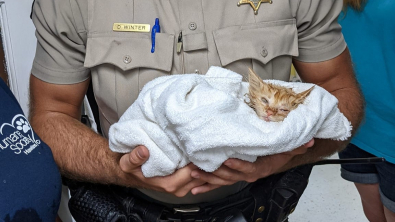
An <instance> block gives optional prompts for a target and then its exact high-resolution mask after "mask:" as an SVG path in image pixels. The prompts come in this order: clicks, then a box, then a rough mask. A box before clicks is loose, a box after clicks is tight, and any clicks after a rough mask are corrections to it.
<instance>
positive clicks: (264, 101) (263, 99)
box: [261, 97, 269, 104]
mask: <svg viewBox="0 0 395 222" xmlns="http://www.w3.org/2000/svg"><path fill="white" fill-rule="evenodd" d="M261 100H262V102H263V103H265V104H268V103H269V102H268V101H267V99H265V98H263V97H262V99H261Z"/></svg>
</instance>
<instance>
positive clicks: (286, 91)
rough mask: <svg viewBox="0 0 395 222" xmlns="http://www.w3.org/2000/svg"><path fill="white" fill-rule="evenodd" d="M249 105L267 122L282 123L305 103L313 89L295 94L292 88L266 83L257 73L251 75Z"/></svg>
mask: <svg viewBox="0 0 395 222" xmlns="http://www.w3.org/2000/svg"><path fill="white" fill-rule="evenodd" d="M249 84H250V86H249V94H248V96H249V98H250V102H249V105H250V106H251V107H252V108H253V109H254V110H255V112H256V113H257V115H258V116H259V118H261V119H263V120H265V121H267V122H280V121H283V120H284V119H285V117H287V116H288V114H289V112H290V111H292V110H294V109H296V108H297V107H298V105H299V104H301V103H303V101H304V100H305V98H306V97H307V96H308V95H309V94H310V92H311V90H312V89H313V87H311V88H310V89H308V90H306V91H304V92H301V93H295V92H293V91H292V89H290V88H286V87H283V86H278V85H274V84H269V83H265V82H264V81H262V79H261V78H260V77H258V76H257V75H256V74H255V73H253V72H252V71H250V75H249Z"/></svg>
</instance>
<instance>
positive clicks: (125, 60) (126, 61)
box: [123, 55, 132, 64]
mask: <svg viewBox="0 0 395 222" xmlns="http://www.w3.org/2000/svg"><path fill="white" fill-rule="evenodd" d="M131 61H132V58H131V57H130V56H129V55H125V56H124V57H123V62H124V63H125V64H129V63H130V62H131Z"/></svg>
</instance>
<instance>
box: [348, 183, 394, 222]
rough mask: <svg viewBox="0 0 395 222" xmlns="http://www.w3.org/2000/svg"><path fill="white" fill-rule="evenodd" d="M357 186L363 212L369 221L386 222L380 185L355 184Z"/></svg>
mask: <svg viewBox="0 0 395 222" xmlns="http://www.w3.org/2000/svg"><path fill="white" fill-rule="evenodd" d="M355 186H356V187H357V190H358V192H359V195H360V196H361V201H362V206H363V211H364V213H365V216H366V217H367V218H368V220H369V221H370V222H386V219H385V215H384V207H383V204H382V202H381V199H380V192H379V184H377V183H376V184H360V183H355ZM388 222H390V221H388ZM391 222H392V221H391ZM394 222H395V221H394Z"/></svg>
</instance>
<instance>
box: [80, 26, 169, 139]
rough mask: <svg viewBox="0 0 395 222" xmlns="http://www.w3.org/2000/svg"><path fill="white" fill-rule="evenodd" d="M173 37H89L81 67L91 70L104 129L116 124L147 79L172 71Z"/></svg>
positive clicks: (130, 34) (114, 34) (129, 34)
mask: <svg viewBox="0 0 395 222" xmlns="http://www.w3.org/2000/svg"><path fill="white" fill-rule="evenodd" d="M174 41H175V37H174V35H172V34H168V33H156V38H155V51H154V52H153V53H151V47H152V42H151V33H134V32H112V33H91V34H89V35H88V39H87V47H86V56H85V62H84V66H85V67H87V68H90V70H91V76H92V83H93V89H94V92H95V96H96V101H97V103H98V105H99V107H100V112H101V115H102V117H104V118H105V121H106V123H105V124H104V133H106V131H107V128H108V127H107V126H109V125H111V124H112V123H114V122H116V121H118V119H119V118H120V116H121V115H122V114H123V113H124V112H125V111H126V109H127V108H128V107H129V106H130V105H131V104H132V103H133V102H134V101H135V100H136V99H137V97H138V95H139V92H140V90H141V88H142V87H143V86H144V85H145V84H146V83H147V82H148V81H150V80H152V79H154V78H157V77H160V76H165V75H168V74H169V73H170V71H171V69H172V63H173V54H174V52H173V49H174Z"/></svg>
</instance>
